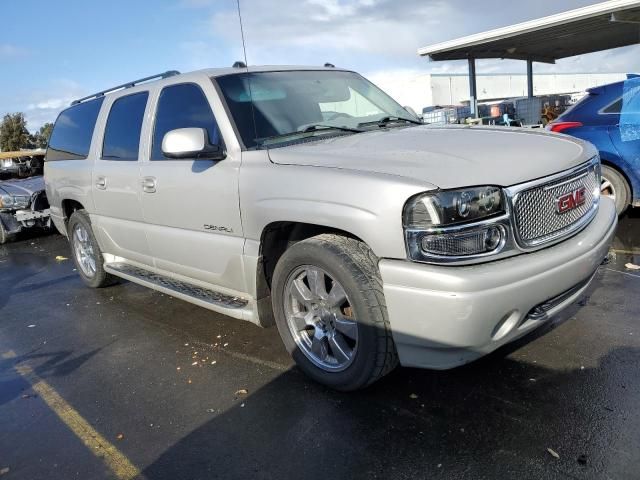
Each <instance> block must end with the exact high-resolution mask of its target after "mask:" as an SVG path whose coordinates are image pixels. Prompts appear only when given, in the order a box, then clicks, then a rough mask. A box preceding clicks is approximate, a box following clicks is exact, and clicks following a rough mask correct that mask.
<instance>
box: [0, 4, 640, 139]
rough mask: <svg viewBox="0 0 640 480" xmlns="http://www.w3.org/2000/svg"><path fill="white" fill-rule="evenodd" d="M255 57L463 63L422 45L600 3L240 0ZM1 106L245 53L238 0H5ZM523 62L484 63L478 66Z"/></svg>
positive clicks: (638, 59) (605, 67)
mask: <svg viewBox="0 0 640 480" xmlns="http://www.w3.org/2000/svg"><path fill="white" fill-rule="evenodd" d="M240 2H241V3H240V4H241V10H242V15H243V22H244V26H245V36H246V40H247V54H248V60H249V63H251V64H316V65H317V64H322V63H324V62H326V61H330V62H332V63H335V64H336V65H340V66H345V67H349V68H353V69H355V70H358V71H361V72H362V73H364V74H369V75H376V76H377V77H380V75H384V74H389V75H415V74H417V73H420V72H427V71H439V72H448V71H451V72H464V71H466V70H465V68H466V67H465V65H464V63H460V62H449V63H443V64H440V63H430V62H428V61H427V60H425V59H423V58H419V57H418V56H417V55H416V49H417V48H418V47H421V46H424V45H428V44H431V43H435V42H439V41H443V40H448V39H451V38H455V37H458V36H462V35H467V34H471V33H475V32H479V31H483V30H486V29H489V28H496V27H501V26H505V25H509V24H511V23H515V22H520V21H525V20H529V19H533V18H538V17H541V16H545V15H549V14H553V13H557V12H559V11H564V10H569V9H572V8H577V7H581V6H584V5H589V4H592V3H597V2H595V1H594V0H562V1H560V2H559V1H557V0H538V1H537V2H531V1H529V0H514V1H511V2H505V1H504V0H484V1H483V2H472V1H469V0H351V1H345V0H240ZM0 18H2V19H3V20H4V21H3V22H2V23H3V27H2V30H1V31H0V65H2V69H1V73H0V115H3V114H4V113H8V112H14V111H23V112H25V113H26V115H27V119H28V121H29V128H30V129H32V130H33V129H36V128H38V127H39V126H40V125H41V124H42V123H43V122H45V121H52V120H53V119H55V115H56V114H57V112H58V111H59V110H60V109H61V108H63V107H64V106H66V105H68V103H69V102H70V101H71V100H73V99H74V98H77V97H79V96H82V95H85V94H88V93H92V92H94V91H97V90H100V89H103V88H107V87H109V86H112V85H115V84H119V83H124V82H126V81H128V80H131V79H135V78H138V77H143V76H146V75H149V74H153V73H157V72H161V71H165V70H169V69H178V70H181V71H188V70H194V69H198V68H205V67H215V66H227V65H231V64H232V63H233V62H234V61H235V60H238V59H241V58H242V45H241V41H240V29H239V22H238V15H237V5H236V1H235V0H128V1H124V0H110V1H108V2H97V1H93V2H90V1H80V0H64V1H57V2H56V1H50V0H20V1H11V0H3V1H2V5H1V6H0ZM537 68H539V71H544V70H547V71H548V70H549V69H550V68H554V69H555V70H556V71H562V72H568V71H575V72H585V71H602V72H628V71H639V70H640V50H639V49H638V47H637V46H634V47H629V48H625V49H618V50H614V51H610V52H603V53H599V54H592V55H587V56H583V57H576V58H573V59H568V60H564V61H562V62H560V63H559V64H558V65H557V66H555V67H549V66H540V67H537ZM521 70H522V71H524V66H523V64H522V63H521V62H500V61H484V62H481V64H480V65H479V71H480V72H497V71H510V72H513V71H521Z"/></svg>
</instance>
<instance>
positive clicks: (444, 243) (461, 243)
mask: <svg viewBox="0 0 640 480" xmlns="http://www.w3.org/2000/svg"><path fill="white" fill-rule="evenodd" d="M504 241H505V230H504V228H503V227H502V226H499V225H492V226H489V227H483V228H477V229H473V230H463V231H460V232H451V233H429V234H427V235H425V236H423V237H422V240H421V241H420V246H421V248H422V251H423V252H424V253H426V254H427V255H440V256H455V257H461V256H466V255H478V254H481V253H489V252H493V251H494V250H497V249H498V248H500V247H501V246H502V245H503V244H504Z"/></svg>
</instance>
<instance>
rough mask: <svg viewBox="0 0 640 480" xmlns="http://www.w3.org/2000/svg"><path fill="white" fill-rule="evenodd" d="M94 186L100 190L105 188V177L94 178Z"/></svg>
mask: <svg viewBox="0 0 640 480" xmlns="http://www.w3.org/2000/svg"><path fill="white" fill-rule="evenodd" d="M96 188H99V189H100V190H106V189H107V179H106V178H104V177H98V178H96Z"/></svg>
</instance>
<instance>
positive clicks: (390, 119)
mask: <svg viewBox="0 0 640 480" xmlns="http://www.w3.org/2000/svg"><path fill="white" fill-rule="evenodd" d="M397 122H406V123H414V124H416V125H423V123H422V122H421V121H420V120H414V119H413V118H406V117H396V116H392V115H388V116H386V117H382V118H381V119H379V120H374V121H372V122H362V123H359V124H358V127H364V126H367V125H378V126H379V127H385V126H387V125H388V124H390V123H397Z"/></svg>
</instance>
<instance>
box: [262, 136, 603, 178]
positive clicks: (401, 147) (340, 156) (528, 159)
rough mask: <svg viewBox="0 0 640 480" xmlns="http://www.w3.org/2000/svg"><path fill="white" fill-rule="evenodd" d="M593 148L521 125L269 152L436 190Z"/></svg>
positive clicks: (546, 169) (567, 163) (581, 156)
mask: <svg viewBox="0 0 640 480" xmlns="http://www.w3.org/2000/svg"><path fill="white" fill-rule="evenodd" d="M596 153H597V151H596V150H595V149H594V148H593V147H592V146H591V145H590V144H588V143H584V142H582V141H580V140H576V139H574V138H572V137H568V136H566V135H558V134H550V133H546V132H544V131H539V130H538V131H532V130H528V129H523V128H506V127H493V128H489V127H466V126H449V127H432V126H426V125H425V126H419V127H409V128H395V129H388V130H379V131H374V132H366V133H359V134H354V135H348V136H342V137H336V138H332V139H327V140H320V141H316V142H309V143H302V144H298V145H291V146H288V147H282V148H273V149H270V150H269V156H270V158H271V161H272V162H274V163H277V164H282V165H305V166H314V167H332V168H345V169H350V170H361V171H364V172H375V173H382V174H388V175H396V176H401V177H407V178H411V179H414V180H418V181H423V182H426V183H429V184H431V185H436V186H438V187H440V188H443V189H447V188H459V187H465V186H472V185H498V186H510V185H515V184H518V183H522V182H526V181H529V180H534V179H537V178H540V177H544V176H547V175H551V174H553V173H557V172H560V171H562V170H566V169H568V168H571V167H573V166H575V165H578V164H580V163H582V162H585V161H586V160H588V159H589V158H590V157H591V156H593V155H595V154H596Z"/></svg>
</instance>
